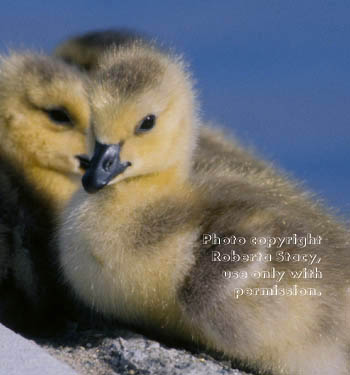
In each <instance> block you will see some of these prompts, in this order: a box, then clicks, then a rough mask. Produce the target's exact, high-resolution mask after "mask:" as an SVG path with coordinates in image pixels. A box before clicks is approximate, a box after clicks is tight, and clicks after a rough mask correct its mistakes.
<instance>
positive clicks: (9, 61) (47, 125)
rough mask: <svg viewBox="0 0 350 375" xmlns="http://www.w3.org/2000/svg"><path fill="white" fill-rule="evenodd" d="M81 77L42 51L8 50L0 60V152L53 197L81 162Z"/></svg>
mask: <svg viewBox="0 0 350 375" xmlns="http://www.w3.org/2000/svg"><path fill="white" fill-rule="evenodd" d="M84 80H85V78H83V76H82V75H81V74H80V73H79V72H78V71H76V70H74V69H72V68H71V67H69V66H67V65H66V64H64V63H63V62H61V61H59V60H56V59H53V58H50V57H47V56H41V55H34V54H12V55H10V56H9V57H3V58H2V59H1V61H0V139H1V141H0V152H1V153H2V154H3V155H4V156H5V157H7V158H8V159H9V160H10V161H11V162H12V163H13V165H15V166H16V168H19V169H20V170H21V171H22V172H23V173H24V175H25V176H26V177H27V178H28V180H29V182H31V183H32V184H33V185H34V187H35V188H37V189H38V190H40V192H42V193H43V194H44V195H47V197H48V198H49V199H51V200H53V201H59V200H62V199H63V200H64V199H66V198H69V196H70V195H71V193H72V192H73V191H74V190H75V188H76V186H77V181H74V175H76V176H79V175H81V174H82V173H83V169H84V168H85V167H86V162H87V158H86V156H84V155H85V154H86V131H87V128H88V125H89V121H90V108H89V102H88V99H87V95H86V92H85V83H84ZM76 180H78V178H76Z"/></svg>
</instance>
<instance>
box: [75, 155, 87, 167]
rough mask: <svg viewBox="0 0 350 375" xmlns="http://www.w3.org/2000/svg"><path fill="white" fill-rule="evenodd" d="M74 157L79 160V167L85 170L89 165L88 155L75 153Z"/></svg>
mask: <svg viewBox="0 0 350 375" xmlns="http://www.w3.org/2000/svg"><path fill="white" fill-rule="evenodd" d="M75 157H76V159H78V160H79V163H80V164H79V168H80V169H82V170H83V171H86V170H87V169H88V168H89V165H90V159H89V157H88V155H75Z"/></svg>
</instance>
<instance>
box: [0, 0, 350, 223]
mask: <svg viewBox="0 0 350 375" xmlns="http://www.w3.org/2000/svg"><path fill="white" fill-rule="evenodd" d="M111 27H128V28H131V29H136V30H139V31H143V32H145V33H147V34H148V35H150V36H151V37H156V38H157V39H158V40H160V41H162V42H165V43H166V44H167V45H170V46H173V47H175V49H176V50H177V51H179V52H183V53H184V54H185V56H186V58H187V60H188V61H189V62H190V64H191V66H192V70H193V72H194V76H195V77H196V79H197V81H198V84H197V87H198V89H199V93H200V100H201V107H202V118H203V119H206V120H213V121H217V122H219V123H221V124H223V125H225V126H226V127H229V128H230V129H232V131H234V133H235V134H236V136H237V137H238V138H239V139H240V140H241V141H243V142H244V143H245V144H248V145H252V146H254V147H255V149H256V150H257V151H258V153H259V154H260V155H263V156H264V157H265V158H267V159H269V160H271V161H273V162H274V163H275V164H276V165H278V166H280V167H282V168H283V169H285V170H287V171H288V172H290V173H291V174H292V175H294V176H295V177H296V178H298V179H299V180H302V181H304V182H305V184H306V186H307V187H309V188H310V189H312V190H313V191H315V192H317V193H318V194H319V195H320V196H321V197H323V198H324V199H326V201H327V202H328V203H329V204H330V205H332V206H335V207H337V208H339V209H340V210H341V212H342V213H345V214H346V215H347V216H348V217H349V218H350V198H349V195H350V157H349V145H350V1H348V0H334V1H333V0H329V1H324V0H303V1H301V0H300V1H295V0H283V1H282V0H275V1H272V0H265V1H261V0H250V1H247V0H220V1H214V0H211V1H207V0H201V1H200V0H190V1H184V0H180V1H164V0H153V1H146V0H143V1H133V0H128V1H116V0H100V1H96V0H94V1H92V0H84V1H83V0H81V1H74V0H72V1H69V2H68V1H67V2H64V1H59V2H55V1H51V2H50V1H45V2H44V1H38V0H31V1H25V0H22V1H21V0H17V1H16V0H11V1H10V0H1V4H0V52H4V51H6V50H7V48H16V49H17V48H34V49H41V50H44V51H47V52H50V51H51V50H52V49H53V48H54V46H55V45H56V44H57V43H58V42H60V41H62V40H63V39H64V38H66V37H68V36H69V35H71V34H76V33H82V32H85V31H89V30H94V29H101V28H111Z"/></svg>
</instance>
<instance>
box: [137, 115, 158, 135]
mask: <svg viewBox="0 0 350 375" xmlns="http://www.w3.org/2000/svg"><path fill="white" fill-rule="evenodd" d="M155 124H156V116H154V115H147V116H146V117H145V118H144V119H143V120H142V121H141V124H140V125H139V126H138V128H137V129H136V133H144V132H148V131H149V130H151V129H152V128H153V127H154V125H155Z"/></svg>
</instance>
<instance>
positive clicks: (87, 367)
mask: <svg viewBox="0 0 350 375" xmlns="http://www.w3.org/2000/svg"><path fill="white" fill-rule="evenodd" d="M39 343H40V344H41V345H42V347H44V348H45V349H46V350H47V351H48V352H49V353H50V354H51V355H53V356H54V357H56V358H57V359H59V360H61V361H64V362H66V363H67V364H69V365H70V366H71V367H72V368H73V369H74V370H75V371H77V372H78V373H79V374H84V375H85V374H87V375H88V374H91V375H92V374H93V375H116V374H128V375H148V374H149V375H151V374H154V375H160V374H162V375H167V374H169V375H170V374H171V375H180V374H186V375H195V374H203V375H211V374H213V375H214V374H223V375H224V374H225V375H226V374H227V375H229V374H230V375H247V374H246V373H244V372H242V371H239V370H234V369H233V368H232V367H231V363H230V362H229V361H220V360H216V359H214V358H212V357H211V356H209V355H208V354H204V353H191V352H190V351H187V350H184V349H178V348H169V347H167V346H166V345H163V344H160V343H159V342H157V341H154V340H151V339H148V338H146V337H144V336H142V335H139V334H135V333H133V332H131V331H129V330H126V329H119V328H116V329H114V328H113V330H112V331H107V332H106V331H103V330H85V331H80V332H79V333H74V334H73V335H70V336H69V337H66V338H58V339H55V341H54V342H53V341H52V340H46V341H41V342H39Z"/></svg>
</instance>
